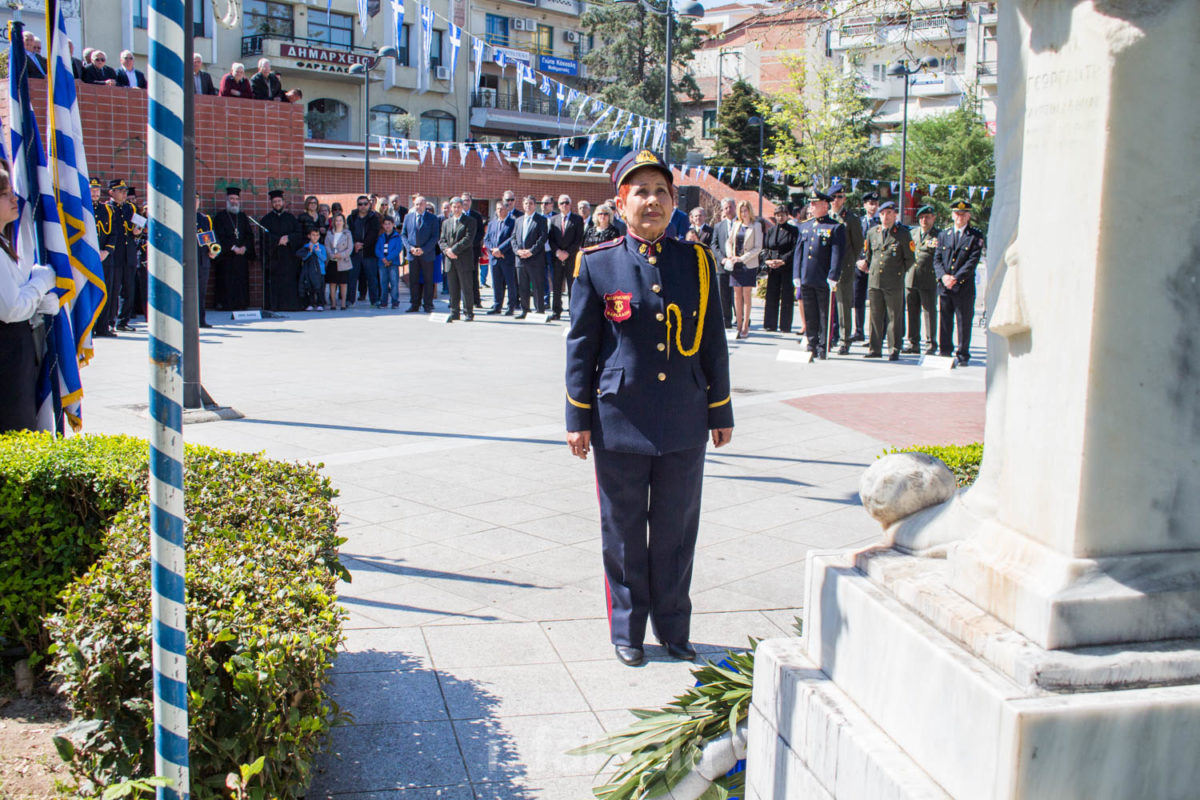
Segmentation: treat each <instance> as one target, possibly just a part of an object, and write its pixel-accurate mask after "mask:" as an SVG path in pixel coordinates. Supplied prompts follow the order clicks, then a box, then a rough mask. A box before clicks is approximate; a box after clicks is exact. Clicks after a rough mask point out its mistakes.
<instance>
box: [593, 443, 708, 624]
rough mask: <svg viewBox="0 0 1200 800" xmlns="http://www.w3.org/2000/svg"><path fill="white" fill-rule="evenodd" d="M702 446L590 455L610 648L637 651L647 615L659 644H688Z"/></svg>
mask: <svg viewBox="0 0 1200 800" xmlns="http://www.w3.org/2000/svg"><path fill="white" fill-rule="evenodd" d="M705 449H706V445H702V446H700V447H695V448H691V449H689V450H680V451H678V452H674V453H667V454H665V455H661V456H649V455H639V454H637V453H620V452H615V451H612V450H602V449H599V448H597V449H595V450H593V453H594V454H595V460H596V487H597V494H598V495H599V497H600V531H601V537H602V544H603V553H604V575H605V580H606V584H607V586H606V589H607V591H608V622H609V632H610V636H611V639H612V643H613V644H618V645H625V646H632V647H641V646H642V642H643V640H644V639H645V636H646V620H647V618H649V619H650V621H651V623H652V625H653V627H654V633H655V635H656V636H657V638H658V640H659V641H660V642H663V643H668V642H670V643H673V644H683V643H686V642H688V641H689V638H690V635H691V615H692V600H691V597H690V596H689V594H688V593H689V590H690V588H691V583H692V562H693V559H694V556H695V553H696V534H697V532H698V531H699V529H700V490H701V487H702V485H703V482H704V452H705Z"/></svg>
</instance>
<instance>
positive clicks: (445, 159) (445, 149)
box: [442, 142, 450, 167]
mask: <svg viewBox="0 0 1200 800" xmlns="http://www.w3.org/2000/svg"><path fill="white" fill-rule="evenodd" d="M449 163H450V143H449V142H442V166H443V167H444V166H447V165H448V164H449Z"/></svg>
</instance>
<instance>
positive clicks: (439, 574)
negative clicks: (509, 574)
mask: <svg viewBox="0 0 1200 800" xmlns="http://www.w3.org/2000/svg"><path fill="white" fill-rule="evenodd" d="M342 561H343V563H344V562H345V561H353V562H355V566H356V567H357V568H358V569H363V570H367V571H370V572H388V573H392V574H394V575H406V576H408V577H412V578H437V579H441V580H447V581H469V582H471V583H490V584H496V585H499V586H515V587H517V588H520V589H552V588H554V587H552V586H539V585H538V584H536V583H522V582H520V581H508V580H504V579H503V578H484V577H481V576H478V575H465V574H463V573H461V572H443V571H441V570H436V569H425V568H423V567H406V566H404V564H403V563H402V562H403V561H404V559H402V558H401V559H392V558H384V557H383V556H356V555H354V554H353V553H344V554H343V556H342ZM349 566H350V565H347V568H349ZM352 571H354V570H352Z"/></svg>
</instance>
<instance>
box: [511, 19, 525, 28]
mask: <svg viewBox="0 0 1200 800" xmlns="http://www.w3.org/2000/svg"><path fill="white" fill-rule="evenodd" d="M512 24H513V30H514V31H524V30H529V28H526V27H525V20H523V19H520V18H517V19H514V20H513V21H512Z"/></svg>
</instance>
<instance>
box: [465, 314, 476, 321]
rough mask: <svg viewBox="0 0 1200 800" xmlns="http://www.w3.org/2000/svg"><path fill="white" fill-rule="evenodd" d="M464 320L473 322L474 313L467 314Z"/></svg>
mask: <svg viewBox="0 0 1200 800" xmlns="http://www.w3.org/2000/svg"><path fill="white" fill-rule="evenodd" d="M466 320H467V322H474V321H475V315H474V314H467V316H466Z"/></svg>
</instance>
